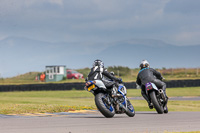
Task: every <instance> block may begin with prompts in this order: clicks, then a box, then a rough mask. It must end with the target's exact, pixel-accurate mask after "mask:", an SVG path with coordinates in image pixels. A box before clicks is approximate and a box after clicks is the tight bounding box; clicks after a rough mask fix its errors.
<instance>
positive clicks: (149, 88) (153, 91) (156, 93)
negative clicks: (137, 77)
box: [145, 82, 168, 114]
mask: <svg viewBox="0 0 200 133" xmlns="http://www.w3.org/2000/svg"><path fill="white" fill-rule="evenodd" d="M145 87H146V94H147V95H148V96H149V98H150V100H151V102H152V103H153V107H154V108H155V109H156V111H157V113H158V114H163V113H168V108H167V100H168V99H167V98H166V97H165V95H164V92H163V90H162V89H160V88H157V86H156V85H155V84H154V83H151V82H149V83H146V85H145Z"/></svg>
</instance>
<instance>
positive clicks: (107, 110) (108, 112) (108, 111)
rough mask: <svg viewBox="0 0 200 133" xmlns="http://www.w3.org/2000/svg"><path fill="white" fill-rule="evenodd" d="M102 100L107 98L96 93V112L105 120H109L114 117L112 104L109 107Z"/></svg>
mask: <svg viewBox="0 0 200 133" xmlns="http://www.w3.org/2000/svg"><path fill="white" fill-rule="evenodd" d="M104 98H108V96H106V95H105V94H103V93H98V94H97V95H96V96H95V104H96V106H97V108H98V110H99V111H100V112H101V113H102V114H103V115H104V116H105V117H107V118H111V117H113V116H114V115H115V109H114V107H113V104H112V103H111V104H110V105H108V104H107V103H105V102H104V100H103V99H104Z"/></svg>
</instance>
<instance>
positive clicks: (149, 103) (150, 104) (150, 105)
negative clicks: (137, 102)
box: [148, 101, 153, 109]
mask: <svg viewBox="0 0 200 133" xmlns="http://www.w3.org/2000/svg"><path fill="white" fill-rule="evenodd" d="M148 105H149V108H150V109H153V103H152V102H150V101H149V102H148Z"/></svg>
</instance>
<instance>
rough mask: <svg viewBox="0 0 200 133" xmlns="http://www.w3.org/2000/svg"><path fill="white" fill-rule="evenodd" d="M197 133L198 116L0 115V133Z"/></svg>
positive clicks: (153, 114)
mask: <svg viewBox="0 0 200 133" xmlns="http://www.w3.org/2000/svg"><path fill="white" fill-rule="evenodd" d="M164 131H200V112H169V113H168V114H162V115H160V114H157V113H156V112H136V115H135V117H132V118H130V117H128V116H126V115H125V114H123V115H115V116H114V117H113V118H104V117H103V116H102V115H101V114H100V113H99V112H98V111H94V112H92V113H58V114H56V116H51V117H48V116H47V117H44V116H43V117H39V116H5V115H0V133H133V132H137V133H140V132H142V133H144V132H145V133H149V132H154V133H155V132H156V133H160V132H164Z"/></svg>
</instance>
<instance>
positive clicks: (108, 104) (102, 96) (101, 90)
mask: <svg viewBox="0 0 200 133" xmlns="http://www.w3.org/2000/svg"><path fill="white" fill-rule="evenodd" d="M118 86H119V87H118V88H117V87H115V86H114V87H112V89H107V88H106V86H105V85H104V83H103V82H102V81H101V80H92V81H87V82H86V86H85V90H87V91H89V92H91V93H92V94H93V95H94V96H95V104H96V107H97V108H98V110H99V111H100V112H101V113H102V114H103V115H104V116H105V117H107V118H111V117H113V116H114V115H115V114H122V113H126V114H127V115H128V116H129V117H134V115H135V110H134V107H133V105H132V104H131V102H130V101H129V99H128V98H127V97H126V94H127V91H126V87H125V86H124V85H123V84H122V83H120V84H119V85H118Z"/></svg>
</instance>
